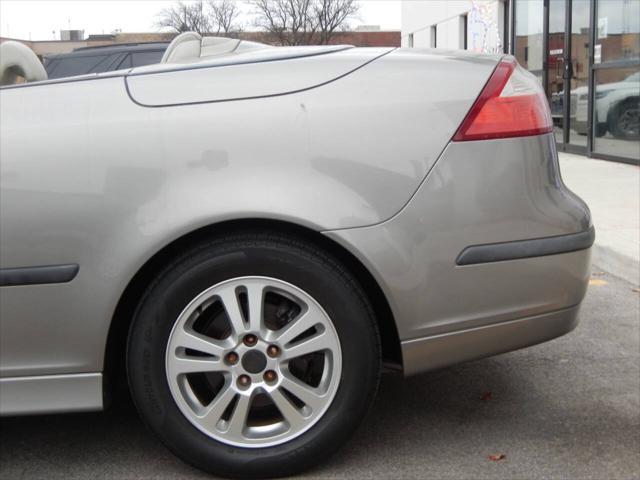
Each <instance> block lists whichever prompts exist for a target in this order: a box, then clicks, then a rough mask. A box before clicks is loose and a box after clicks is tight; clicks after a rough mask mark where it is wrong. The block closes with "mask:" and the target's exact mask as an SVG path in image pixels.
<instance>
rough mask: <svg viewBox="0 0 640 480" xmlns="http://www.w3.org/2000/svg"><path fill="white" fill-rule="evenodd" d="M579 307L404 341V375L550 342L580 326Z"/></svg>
mask: <svg viewBox="0 0 640 480" xmlns="http://www.w3.org/2000/svg"><path fill="white" fill-rule="evenodd" d="M578 310H579V306H574V307H570V308H565V309H563V310H559V311H557V312H551V313H544V314H542V315H535V316H532V317H526V318H520V319H517V320H511V321H507V322H501V323H498V324H494V325H487V326H484V327H477V328H469V329H465V330H461V331H458V332H451V333H444V334H441V335H435V336H433V337H428V338H419V339H415V340H409V341H406V342H402V357H403V360H404V374H405V375H414V374H416V373H420V372H424V371H427V370H434V369H437V368H441V367H446V366H448V365H453V364H456V363H460V362H465V361H468V360H476V359H478V358H483V357H488V356H491V355H496V354H498V353H505V352H509V351H511V350H517V349H519V348H523V347H528V346H531V345H535V344H538V343H542V342H546V341H548V340H551V339H553V338H556V337H559V336H561V335H564V334H565V333H569V332H570V331H571V330H573V329H574V328H575V327H576V326H577V325H578Z"/></svg>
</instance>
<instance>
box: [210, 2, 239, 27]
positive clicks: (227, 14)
mask: <svg viewBox="0 0 640 480" xmlns="http://www.w3.org/2000/svg"><path fill="white" fill-rule="evenodd" d="M209 15H210V17H211V25H213V26H215V28H216V34H219V33H220V32H224V33H226V34H228V33H230V32H233V31H238V30H239V29H240V27H239V26H237V25H236V23H235V22H236V19H237V18H238V16H239V15H240V9H239V8H238V3H237V2H235V1H234V0H209Z"/></svg>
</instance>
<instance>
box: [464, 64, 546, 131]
mask: <svg viewBox="0 0 640 480" xmlns="http://www.w3.org/2000/svg"><path fill="white" fill-rule="evenodd" d="M552 130H553V121H552V120H551V112H550V111H549V105H548V104H547V99H546V98H545V95H544V91H543V90H542V87H541V86H540V84H539V83H538V80H537V79H536V78H535V77H534V76H533V75H531V74H530V73H529V72H527V71H526V70H525V69H523V68H522V67H520V66H519V65H518V64H517V62H516V61H515V59H513V58H510V57H509V58H505V59H503V60H502V61H500V63H498V66H497V67H496V69H495V70H494V71H493V74H492V75H491V77H490V78H489V81H488V82H487V84H486V85H485V86H484V88H483V89H482V92H480V96H479V97H478V99H477V100H476V102H475V103H474V104H473V106H472V107H471V110H470V111H469V113H468V114H467V116H466V117H465V119H464V121H463V122H462V124H461V125H460V127H459V128H458V131H457V132H456V134H455V135H454V136H453V141H454V142H464V141H468V140H486V139H489V138H507V137H524V136H527V135H539V134H542V133H549V132H551V131H552Z"/></svg>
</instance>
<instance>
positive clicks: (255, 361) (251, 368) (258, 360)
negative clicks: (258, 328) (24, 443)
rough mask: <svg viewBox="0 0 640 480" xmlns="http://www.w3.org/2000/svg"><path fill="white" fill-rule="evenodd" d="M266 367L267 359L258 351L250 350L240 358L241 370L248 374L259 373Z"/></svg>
mask: <svg viewBox="0 0 640 480" xmlns="http://www.w3.org/2000/svg"><path fill="white" fill-rule="evenodd" d="M266 366H267V357H266V356H265V355H264V353H262V352H260V351H258V350H251V351H249V352H247V353H245V354H244V355H243V356H242V368H244V369H245V370H246V371H247V372H249V373H261V372H262V371H263V370H264V369H265V367H266Z"/></svg>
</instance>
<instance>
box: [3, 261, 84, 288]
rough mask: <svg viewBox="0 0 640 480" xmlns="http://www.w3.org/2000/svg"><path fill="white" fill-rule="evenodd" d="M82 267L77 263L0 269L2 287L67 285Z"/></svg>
mask: <svg viewBox="0 0 640 480" xmlns="http://www.w3.org/2000/svg"><path fill="white" fill-rule="evenodd" d="M79 270H80V266H79V265H78V264H77V263H69V264H64V265H46V266H39V267H20V268H0V287H12V286H20V285H41V284H47V283H67V282H70V281H71V280H73V279H74V278H75V277H76V275H77V274H78V271H79Z"/></svg>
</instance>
